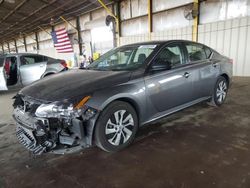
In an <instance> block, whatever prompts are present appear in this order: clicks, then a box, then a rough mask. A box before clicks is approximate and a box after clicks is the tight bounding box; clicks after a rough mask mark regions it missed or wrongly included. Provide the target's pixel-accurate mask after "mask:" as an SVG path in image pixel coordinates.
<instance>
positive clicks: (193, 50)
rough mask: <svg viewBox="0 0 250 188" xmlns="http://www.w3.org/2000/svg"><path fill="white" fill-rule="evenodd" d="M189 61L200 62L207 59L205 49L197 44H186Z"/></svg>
mask: <svg viewBox="0 0 250 188" xmlns="http://www.w3.org/2000/svg"><path fill="white" fill-rule="evenodd" d="M186 48H187V52H188V56H189V60H190V61H200V60H205V59H207V55H206V52H205V49H204V48H203V46H202V45H199V44H186Z"/></svg>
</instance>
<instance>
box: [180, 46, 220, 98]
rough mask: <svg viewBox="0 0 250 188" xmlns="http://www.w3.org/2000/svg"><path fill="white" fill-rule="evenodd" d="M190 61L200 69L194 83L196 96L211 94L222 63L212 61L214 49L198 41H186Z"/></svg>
mask: <svg viewBox="0 0 250 188" xmlns="http://www.w3.org/2000/svg"><path fill="white" fill-rule="evenodd" d="M185 46H186V52H187V54H188V55H187V56H188V59H189V63H190V64H192V65H193V66H194V67H196V69H198V70H199V79H197V81H196V82H195V83H194V95H195V96H196V98H201V97H207V96H211V95H212V92H213V90H214V84H215V82H216V79H217V75H218V74H219V70H220V67H219V66H220V64H219V63H218V62H215V61H212V60H211V59H210V56H211V55H212V51H211V50H210V49H209V48H208V47H206V46H204V45H202V44H198V43H192V42H187V43H185Z"/></svg>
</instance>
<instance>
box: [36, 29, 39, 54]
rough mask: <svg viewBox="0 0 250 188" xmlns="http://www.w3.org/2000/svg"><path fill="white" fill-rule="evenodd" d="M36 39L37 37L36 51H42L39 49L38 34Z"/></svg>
mask: <svg viewBox="0 0 250 188" xmlns="http://www.w3.org/2000/svg"><path fill="white" fill-rule="evenodd" d="M35 37H36V50H37V51H38V50H40V48H39V41H38V33H37V32H35Z"/></svg>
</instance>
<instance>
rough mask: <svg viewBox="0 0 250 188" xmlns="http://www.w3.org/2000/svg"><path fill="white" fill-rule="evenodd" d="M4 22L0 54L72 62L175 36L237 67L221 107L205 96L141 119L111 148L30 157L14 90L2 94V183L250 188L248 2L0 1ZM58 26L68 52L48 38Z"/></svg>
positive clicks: (0, 21)
mask: <svg viewBox="0 0 250 188" xmlns="http://www.w3.org/2000/svg"><path fill="white" fill-rule="evenodd" d="M0 24H1V26H0V54H1V55H6V54H7V55H8V54H24V53H29V54H39V55H43V56H48V57H51V58H54V59H60V60H61V59H62V60H63V61H65V63H66V64H67V67H68V68H69V69H77V68H78V67H79V64H80V63H81V61H82V60H83V58H86V57H87V59H89V58H90V59H93V60H94V61H95V60H96V59H98V58H99V57H100V56H102V55H103V54H105V53H106V52H108V51H109V50H111V49H113V48H116V47H119V46H122V45H129V44H133V43H139V42H149V41H167V40H175V39H176V40H188V41H193V42H198V43H201V44H204V45H206V46H209V47H211V48H212V49H214V50H216V51H217V52H218V53H220V54H221V55H223V56H226V57H228V58H230V59H231V60H232V66H233V83H232V86H231V88H230V90H229V93H228V97H227V100H226V101H225V104H224V105H223V106H221V107H220V108H213V107H210V106H209V107H208V106H207V104H206V102H202V103H200V104H197V105H195V106H193V107H190V108H187V109H184V110H182V111H180V112H177V113H175V114H173V115H170V116H167V117H165V118H163V119H161V120H160V121H156V122H153V123H151V124H150V125H147V126H143V127H142V128H140V130H139V132H138V134H137V136H136V139H135V141H134V142H133V144H132V145H131V146H129V147H128V148H126V149H124V150H122V151H119V152H117V153H106V152H103V151H101V150H100V149H98V148H96V147H90V148H87V149H85V150H83V151H81V152H76V153H72V154H65V155H56V154H46V155H41V156H33V155H32V154H30V153H29V152H28V151H27V150H25V149H24V148H23V147H22V146H21V145H20V144H19V143H18V141H17V139H16V136H15V122H14V120H13V118H12V111H13V107H12V103H13V100H12V98H13V97H14V96H15V95H16V93H17V92H18V91H19V90H20V88H15V87H14V88H11V89H9V90H8V91H0V187H169V188H170V187H171V188H172V187H173V188H177V187H179V188H191V187H204V188H206V187H209V188H210V187H218V188H222V187H223V188H224V187H225V188H230V187H232V188H236V187H240V188H247V187H250V162H249V154H250V150H249V146H250V137H249V136H248V135H249V133H250V100H249V96H250V0H67V1H66V0H0ZM64 28H65V29H66V31H67V33H68V36H69V40H70V43H71V45H72V48H73V52H72V53H59V52H58V51H57V49H56V48H55V46H54V41H53V40H52V36H51V33H52V32H53V31H57V30H60V29H64ZM0 60H1V56H0ZM0 65H1V63H0ZM0 67H1V66H0ZM0 73H1V72H0ZM0 84H1V82H0ZM62 85H63V84H62ZM66 87H67V86H66ZM38 92H39V91H38Z"/></svg>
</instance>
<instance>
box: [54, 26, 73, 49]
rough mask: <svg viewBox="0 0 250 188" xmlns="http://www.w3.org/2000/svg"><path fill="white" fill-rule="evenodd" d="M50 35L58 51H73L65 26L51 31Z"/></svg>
mask: <svg viewBox="0 0 250 188" xmlns="http://www.w3.org/2000/svg"><path fill="white" fill-rule="evenodd" d="M51 36H52V40H53V42H54V46H55V48H56V50H57V52H58V53H71V52H73V48H72V45H71V43H70V40H69V35H68V32H67V31H66V29H65V28H62V29H58V30H55V31H52V32H51Z"/></svg>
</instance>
